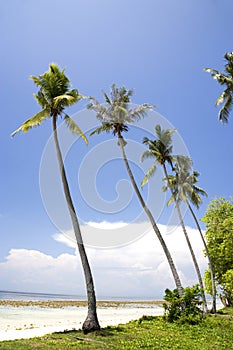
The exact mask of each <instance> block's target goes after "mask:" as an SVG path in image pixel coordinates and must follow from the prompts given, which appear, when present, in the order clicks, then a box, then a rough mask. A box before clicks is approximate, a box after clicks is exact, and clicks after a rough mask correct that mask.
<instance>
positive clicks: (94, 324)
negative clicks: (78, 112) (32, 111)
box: [52, 116, 100, 334]
mask: <svg viewBox="0 0 233 350" xmlns="http://www.w3.org/2000/svg"><path fill="white" fill-rule="evenodd" d="M52 118H53V132H54V141H55V146H56V152H57V158H58V164H59V169H60V174H61V179H62V184H63V190H64V194H65V198H66V202H67V205H68V209H69V213H70V217H71V220H72V224H73V229H74V233H75V237H76V241H77V245H78V250H79V254H80V258H81V262H82V267H83V271H84V276H85V282H86V290H87V300H88V313H87V318H86V320H85V321H84V323H83V326H82V329H83V332H84V333H85V334H86V333H89V332H93V331H96V330H99V329H100V325H99V321H98V317H97V311H96V297H95V289H94V282H93V278H92V273H91V269H90V265H89V262H88V258H87V255H86V251H85V247H84V244H83V239H82V234H81V231H80V226H79V222H78V218H77V214H76V212H75V208H74V205H73V201H72V198H71V194H70V189H69V185H68V181H67V177H66V172H65V167H64V162H63V159H62V154H61V149H60V145H59V141H58V134H57V117H56V116H52Z"/></svg>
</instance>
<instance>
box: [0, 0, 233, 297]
mask: <svg viewBox="0 0 233 350" xmlns="http://www.w3.org/2000/svg"><path fill="white" fill-rule="evenodd" d="M0 6H1V11H0V27H1V62H2V63H1V66H0V70H1V81H2V91H1V99H2V106H1V115H2V127H1V138H0V143H1V147H0V152H1V160H2V170H1V196H0V198H1V204H0V222H1V240H2V244H1V248H0V262H2V263H6V262H8V260H9V257H10V256H11V255H10V252H11V250H12V249H15V251H14V252H16V253H17V251H21V250H22V249H23V250H25V252H26V253H28V252H30V251H38V252H41V254H45V255H46V256H50V257H52V258H53V259H56V258H58V257H59V256H60V255H61V254H63V253H67V254H71V255H72V254H74V253H73V252H74V248H73V247H70V246H69V245H67V244H66V245H64V244H61V242H60V241H58V240H56V239H54V234H56V233H58V228H57V227H56V225H54V223H53V222H52V221H51V220H50V218H49V216H48V215H47V213H46V210H45V208H44V206H43V202H42V198H41V192H40V185H39V176H40V169H41V168H40V164H41V158H42V154H43V152H44V149H45V145H46V143H47V141H48V139H49V137H50V134H51V124H50V122H47V123H44V124H43V125H42V126H41V127H40V128H36V129H34V130H31V131H30V132H29V133H28V134H26V135H17V136H16V137H15V138H14V139H11V138H10V134H11V132H12V131H14V130H15V129H16V128H17V127H18V126H19V125H20V124H21V123H22V122H23V121H24V120H26V119H27V118H28V117H30V116H32V115H33V114H35V113H36V112H37V111H38V106H37V104H36V101H35V100H34V98H33V96H32V94H33V93H34V92H36V88H35V86H34V85H33V83H32V81H30V80H29V79H28V78H29V76H30V75H39V74H41V73H43V72H44V71H46V70H47V69H48V65H49V63H50V62H56V63H58V64H59V65H60V66H61V67H62V68H63V67H66V73H67V75H68V77H69V78H70V80H71V81H72V85H73V86H74V87H76V88H78V89H79V91H80V92H81V93H82V94H84V95H92V96H95V97H96V98H98V99H100V100H101V99H102V93H101V90H105V91H108V90H109V87H110V86H111V84H112V83H113V82H115V83H116V84H117V85H120V86H121V85H125V86H126V87H127V88H133V89H134V90H135V94H134V96H133V101H132V102H134V103H136V104H141V103H144V102H147V103H150V104H155V105H156V106H157V108H156V111H157V112H159V113H160V114H161V115H162V116H163V117H164V118H165V119H166V120H168V121H169V122H170V123H171V125H173V126H174V127H175V128H177V130H178V133H179V135H180V137H181V138H183V140H184V143H185V145H186V147H187V149H188V151H189V153H190V155H191V157H192V159H193V162H194V168H195V169H197V170H198V171H199V172H200V174H201V176H200V182H199V184H200V186H201V187H203V188H204V189H205V190H206V191H207V193H208V198H207V199H205V200H204V202H203V205H202V207H201V209H200V210H199V212H198V217H201V216H203V215H204V212H205V210H206V207H207V205H208V203H209V201H210V200H211V199H212V198H214V197H219V196H223V197H226V198H229V197H230V196H231V195H232V192H231V181H232V175H233V174H232V173H233V165H232V162H231V158H230V157H231V156H230V155H231V152H232V118H231V119H230V122H229V125H227V126H223V125H221V124H220V123H219V122H218V120H217V112H218V109H217V108H216V107H215V106H214V102H215V100H216V98H217V96H218V95H219V93H220V91H221V87H220V86H218V84H217V83H216V82H215V81H214V80H213V79H212V78H211V76H210V75H209V74H208V73H206V72H204V71H203V68H204V67H212V68H216V69H219V70H223V67H224V59H223V56H224V54H225V53H226V52H228V51H232V34H233V33H232V25H231V22H232V18H231V17H232V10H233V4H232V2H231V1H230V0H224V1H219V0H204V1H201V0H196V1H193V0H190V1H185V0H176V1H173V0H166V1H162V0H147V1H144V2H142V1H137V0H136V1H135V0H134V1H133V0H127V1H123V0H118V1H112V0H110V1H109V0H99V1H95V0H85V1H84V0H82V1H81V0H67V1H66V2H65V3H64V1H60V0H49V1H45V0H41V1H40V2H36V1H29V0H14V1H13V0H9V1H7V2H1V5H0ZM84 107H85V103H83V102H81V103H80V104H78V105H76V106H74V107H72V108H70V110H69V114H70V115H74V114H75V113H77V112H79V111H82V109H83V108H84ZM83 113H84V116H83ZM75 115H77V118H80V125H81V126H82V128H84V129H85V130H86V125H85V116H86V114H85V112H80V114H79V113H77V114H75ZM82 116H83V118H82ZM78 120H79V119H78ZM145 123H146V122H145ZM143 125H144V126H145V125H147V124H143ZM151 131H152V132H153V130H151ZM142 136H144V135H142V134H141V131H140V132H138V133H137V131H136V129H135V128H133V129H132V130H131V133H129V135H128V137H129V138H131V139H133V140H134V141H135V142H137V143H140V142H141V138H142ZM109 140H111V135H109V136H102V137H99V138H98V137H94V138H93V139H92V140H90V146H89V148H87V147H86V146H85V145H83V144H82V143H81V142H80V141H77V143H75V145H74V147H72V150H71V151H70V153H69V154H68V156H67V169H68V171H69V176H70V181H71V187H72V191H73V195H74V197H75V199H77V201H78V200H79V203H80V207H79V209H78V211H79V214H80V216H82V218H83V220H84V222H87V221H92V222H99V221H104V220H105V221H110V222H118V221H124V222H127V218H129V220H128V221H130V220H132V216H133V215H134V213H136V214H137V210H140V209H139V206H138V203H137V201H136V198H134V196H133V198H132V202H131V206H129V207H128V211H121V212H118V214H116V215H115V216H114V215H112V216H109V215H107V214H106V216H105V215H104V213H102V214H100V213H98V212H96V211H93V210H90V211H89V209H90V208H89V209H88V206H85V205H84V203H83V201H82V200H81V199H80V198H79V192H78V189H77V188H76V184H77V176H78V175H77V173H78V170H79V168H78V165H79V162H80V161H81V160H82V159H83V158H84V157H85V156H86V155H87V154H89V152H90V151H91V150H92V149H93V147H94V148H95V147H97V146H98V144H99V143H100V144H103V142H105V141H106V142H107V141H109ZM117 152H118V149H117V146H116V154H117ZM97 159H98V157H97ZM148 164H149V163H148ZM140 166H141V165H140V164H139V165H138V164H136V165H134V166H133V167H134V170H135V174H136V177H137V180H138V182H140V181H141V177H142V175H143V172H142V170H141V169H140ZM88 169H89V174H88V176H89V177H90V176H91V174H92V170H91V167H89V168H88ZM50 170H51V168H50V167H49V165H48V172H50ZM98 176H99V177H98ZM98 176H97V180H96V181H97V182H96V186H97V190H98V191H99V193H100V195H101V196H102V197H103V198H104V199H105V201H106V200H109V201H113V200H114V199H115V198H116V192H115V188H114V189H113V191H112V190H111V189H112V187H113V186H114V183H116V182H118V181H119V180H120V179H127V174H126V172H125V170H124V167H123V165H122V164H121V161H120V159H115V160H114V162H112V163H111V164H110V166H109V167H108V166H106V169H105V168H104V167H103V169H101V171H100V173H99V174H98ZM158 176H159V172H158ZM48 178H49V176H48ZM92 180H93V178H92ZM92 180H91V177H90V180H88V181H90V182H91V181H92ZM49 181H52V180H49ZM153 181H156V180H153ZM103 184H104V186H103ZM77 187H78V186H77ZM128 190H130V189H129V188H128ZM76 191H77V193H76ZM123 191H124V188H123ZM148 192H149V190H148V189H145V190H144V195H145V196H146V193H148ZM127 193H128V192H127ZM53 209H54V210H55V209H56V207H55V206H54V208H53ZM152 209H153V210H155V206H153V203H152ZM128 215H129V216H128ZM166 215H167V214H166V213H165V214H164V215H163V216H162V217H161V218H160V223H161V224H164V225H165V224H166V223H167V221H166V220H167V218H166ZM168 215H170V212H168ZM186 220H187V223H188V225H189V226H191V227H193V224H192V222H191V220H190V219H189V218H186ZM21 252H22V251H21ZM118 253H119V252H118ZM90 254H91V253H90ZM14 261H15V264H16V261H17V260H14ZM14 261H13V262H12V264H14ZM93 264H94V262H93ZM130 264H131V265H132V263H131V262H129V266H131V265H130ZM14 271H16V272H15V273H16V274H17V269H16V270H14ZM4 281H5V282H4V283H5V284H3V285H2V287H1V289H9V288H15V289H17V290H20V289H22V288H24V289H27V288H28V290H32V289H33V284H32V285H31V284H30V285H28V286H27V283H26V282H25V283H24V284H20V281H19V282H17V283H16V284H15V285H14V284H12V283H13V282H12V279H11V280H9V278H8V279H7V278H6V280H4ZM25 281H26V277H25ZM36 288H37V289H36ZM43 288H44V289H43ZM42 289H43V290H42ZM58 289H59V288H58V287H57V290H56V291H57V292H59V290H58ZM36 290H38V286H34V291H36ZM48 290H51V289H49V284H48V285H46V281H45V284H44V286H41V289H40V291H48ZM73 290H75V287H74V288H73Z"/></svg>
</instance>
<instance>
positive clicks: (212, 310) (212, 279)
mask: <svg viewBox="0 0 233 350" xmlns="http://www.w3.org/2000/svg"><path fill="white" fill-rule="evenodd" d="M186 203H187V205H188V208H189V210H190V212H191V214H192V216H193V219H194V221H195V223H196V225H197V229H198V231H199V233H200V235H201V239H202V242H203V244H204V247H205V252H206V256H207V258H208V263H209V269H210V276H211V285H212V297H213V303H212V309H211V313H213V314H215V313H216V288H215V282H214V270H213V265H212V262H211V258H210V253H209V249H208V247H207V244H206V241H205V238H204V236H203V233H202V230H201V227H200V225H199V222H198V220H197V217H196V215H195V214H194V211H193V209H192V207H191V205H190V204H189V202H188V201H187V202H186Z"/></svg>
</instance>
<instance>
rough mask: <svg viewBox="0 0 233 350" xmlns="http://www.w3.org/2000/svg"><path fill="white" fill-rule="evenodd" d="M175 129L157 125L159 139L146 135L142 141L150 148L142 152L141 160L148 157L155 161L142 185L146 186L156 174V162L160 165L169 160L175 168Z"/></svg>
mask: <svg viewBox="0 0 233 350" xmlns="http://www.w3.org/2000/svg"><path fill="white" fill-rule="evenodd" d="M175 131H176V130H175V129H174V130H171V129H166V130H162V128H161V126H160V125H156V127H155V133H156V136H157V139H155V140H150V139H148V138H147V137H144V139H143V141H142V142H143V143H144V144H145V145H147V146H148V150H146V151H144V152H143V153H142V156H141V160H142V161H144V160H145V159H147V158H152V159H153V160H154V162H153V164H152V166H151V167H150V168H149V170H148V171H147V173H146V175H145V177H144V179H143V180H142V183H141V186H144V185H145V184H146V183H147V182H148V180H149V178H150V177H151V176H152V175H153V174H154V172H155V170H156V163H158V164H159V165H164V164H165V163H166V162H168V163H169V164H170V165H171V167H172V169H173V159H174V157H173V156H172V138H171V136H172V134H173V133H174V132H175Z"/></svg>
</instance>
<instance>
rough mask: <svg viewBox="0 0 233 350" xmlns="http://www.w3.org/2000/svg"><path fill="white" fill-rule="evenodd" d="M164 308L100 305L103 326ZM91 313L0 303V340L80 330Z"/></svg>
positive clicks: (123, 321) (116, 323)
mask: <svg viewBox="0 0 233 350" xmlns="http://www.w3.org/2000/svg"><path fill="white" fill-rule="evenodd" d="M162 314H163V308H162V307H160V306H156V305H155V306H153V307H149V306H148V307H143V308H142V307H135V306H131V307H110V308H99V309H98V319H99V322H100V326H101V327H105V326H110V325H118V324H120V323H127V322H129V321H130V320H135V319H138V318H140V317H142V316H143V315H152V316H157V315H162ZM86 315H87V308H86V307H78V308H77V307H65V308H59V309H55V308H40V307H10V306H0V341H2V340H13V339H21V338H33V337H36V336H43V335H45V334H48V333H53V332H59V331H64V330H71V329H80V328H81V327H82V323H83V321H84V320H85V317H86Z"/></svg>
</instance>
